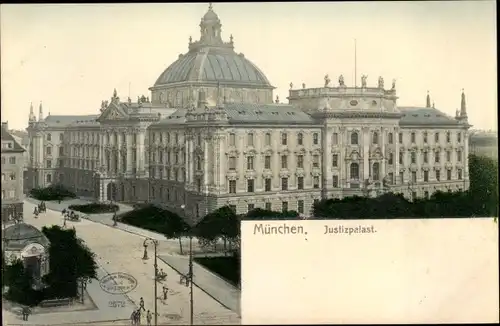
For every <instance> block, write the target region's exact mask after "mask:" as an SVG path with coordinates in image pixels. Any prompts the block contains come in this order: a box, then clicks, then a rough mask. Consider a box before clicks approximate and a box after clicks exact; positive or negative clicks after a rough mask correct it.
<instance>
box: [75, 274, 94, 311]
mask: <svg viewBox="0 0 500 326" xmlns="http://www.w3.org/2000/svg"><path fill="white" fill-rule="evenodd" d="M78 282H79V283H80V290H81V294H80V295H81V298H82V304H84V303H85V290H86V289H87V284H88V283H92V279H91V278H90V277H88V276H82V277H79V278H78Z"/></svg>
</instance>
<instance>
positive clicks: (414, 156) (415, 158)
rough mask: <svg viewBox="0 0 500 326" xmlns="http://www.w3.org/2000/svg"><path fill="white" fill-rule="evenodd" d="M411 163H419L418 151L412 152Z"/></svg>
mask: <svg viewBox="0 0 500 326" xmlns="http://www.w3.org/2000/svg"><path fill="white" fill-rule="evenodd" d="M411 163H412V164H415V163H417V153H415V152H411Z"/></svg>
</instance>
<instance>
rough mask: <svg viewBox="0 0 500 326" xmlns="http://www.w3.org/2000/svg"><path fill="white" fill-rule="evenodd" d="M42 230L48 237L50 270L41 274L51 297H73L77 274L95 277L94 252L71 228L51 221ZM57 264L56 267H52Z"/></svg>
mask: <svg viewBox="0 0 500 326" xmlns="http://www.w3.org/2000/svg"><path fill="white" fill-rule="evenodd" d="M42 232H43V233H44V234H45V236H46V237H47V238H48V239H49V241H50V248H49V257H50V262H49V266H51V269H50V272H49V274H48V275H46V276H45V279H44V281H45V283H46V284H47V285H48V286H49V294H48V295H49V296H51V297H75V296H76V295H77V286H78V284H77V280H78V278H80V277H86V278H90V279H92V278H93V279H97V268H98V267H97V262H96V260H95V254H94V253H93V252H92V251H91V250H90V249H89V248H88V247H87V246H86V245H85V243H84V242H83V240H81V239H79V238H77V237H76V232H75V230H71V229H70V230H65V229H62V228H61V227H59V226H58V225H54V226H52V227H49V228H48V227H43V228H42ZM55 266H57V268H55Z"/></svg>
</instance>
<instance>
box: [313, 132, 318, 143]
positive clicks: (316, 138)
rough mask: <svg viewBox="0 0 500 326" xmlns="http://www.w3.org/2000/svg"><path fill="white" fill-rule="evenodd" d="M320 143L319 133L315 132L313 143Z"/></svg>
mask: <svg viewBox="0 0 500 326" xmlns="http://www.w3.org/2000/svg"><path fill="white" fill-rule="evenodd" d="M318 144H319V134H318V133H314V134H313V145H318Z"/></svg>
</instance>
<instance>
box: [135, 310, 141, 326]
mask: <svg viewBox="0 0 500 326" xmlns="http://www.w3.org/2000/svg"><path fill="white" fill-rule="evenodd" d="M135 323H136V325H140V324H141V309H140V308H139V309H137V311H136V312H135Z"/></svg>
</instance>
